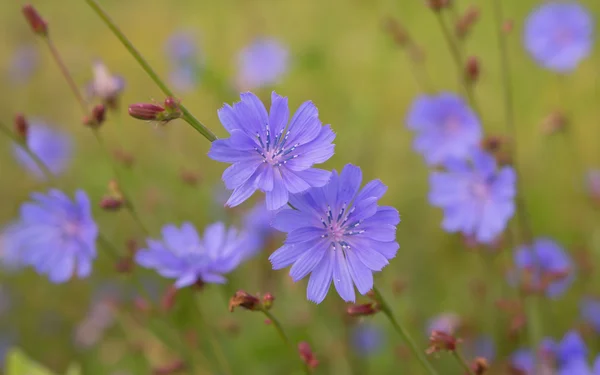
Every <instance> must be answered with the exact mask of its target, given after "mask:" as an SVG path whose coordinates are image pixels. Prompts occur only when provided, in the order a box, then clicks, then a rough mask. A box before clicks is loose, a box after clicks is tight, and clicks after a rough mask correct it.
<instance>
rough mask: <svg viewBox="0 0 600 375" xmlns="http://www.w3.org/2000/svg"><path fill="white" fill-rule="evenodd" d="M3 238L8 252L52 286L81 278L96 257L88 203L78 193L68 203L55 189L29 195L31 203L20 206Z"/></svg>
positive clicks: (94, 234)
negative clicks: (5, 239)
mask: <svg viewBox="0 0 600 375" xmlns="http://www.w3.org/2000/svg"><path fill="white" fill-rule="evenodd" d="M4 235H5V236H7V237H8V238H9V240H8V241H7V244H8V245H9V246H8V247H9V248H8V249H5V250H6V251H8V252H11V253H18V254H19V258H20V262H21V263H22V264H24V265H29V266H32V267H34V268H35V269H36V271H37V272H38V273H40V274H45V275H47V276H48V278H49V279H50V281H52V282H53V283H63V282H66V281H68V280H69V279H71V277H72V276H73V275H76V276H77V277H79V278H84V277H87V276H89V275H90V273H91V271H92V261H93V260H94V258H96V238H97V236H98V227H97V225H96V223H95V222H94V219H93V218H92V214H91V207H90V200H89V198H88V196H87V194H86V193H85V192H83V191H81V190H79V191H77V193H76V194H75V199H74V200H71V199H69V197H68V196H67V195H65V194H64V193H62V192H61V191H58V190H50V191H49V192H48V193H47V194H40V193H34V194H32V202H29V203H25V204H23V205H22V206H21V215H20V218H19V219H18V220H17V221H16V222H15V223H13V224H12V225H9V226H8V228H7V229H6V231H5V233H4Z"/></svg>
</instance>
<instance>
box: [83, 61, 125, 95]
mask: <svg viewBox="0 0 600 375" xmlns="http://www.w3.org/2000/svg"><path fill="white" fill-rule="evenodd" d="M92 70H93V73H94V78H93V80H92V82H91V83H90V84H89V85H88V90H87V91H88V95H89V96H90V97H95V98H99V99H100V100H102V101H103V102H106V103H114V102H115V100H116V99H117V97H118V96H119V94H120V93H121V91H123V89H124V88H125V80H124V79H123V77H121V76H118V75H112V74H111V73H110V71H109V70H108V68H107V67H106V65H104V63H103V62H102V61H101V60H96V61H94V63H93V64H92Z"/></svg>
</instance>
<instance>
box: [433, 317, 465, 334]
mask: <svg viewBox="0 0 600 375" xmlns="http://www.w3.org/2000/svg"><path fill="white" fill-rule="evenodd" d="M459 325H460V317H459V316H458V315H457V314H455V313H441V314H438V315H436V316H434V317H433V318H431V319H430V320H429V322H428V323H427V335H428V336H429V335H431V333H432V332H433V331H440V332H444V333H447V334H449V335H452V334H454V332H455V331H456V329H457V328H458V326H459Z"/></svg>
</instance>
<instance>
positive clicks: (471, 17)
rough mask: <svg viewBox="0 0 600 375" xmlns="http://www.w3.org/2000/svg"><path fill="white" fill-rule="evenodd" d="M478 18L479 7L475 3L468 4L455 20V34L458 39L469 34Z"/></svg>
mask: <svg viewBox="0 0 600 375" xmlns="http://www.w3.org/2000/svg"><path fill="white" fill-rule="evenodd" d="M478 19H479V8H478V7H476V6H475V5H471V6H469V8H467V10H466V11H465V13H464V14H463V15H462V16H461V17H460V19H459V20H458V21H457V22H456V36H457V37H459V38H460V39H464V38H465V37H466V36H467V35H468V34H469V32H470V31H471V29H472V28H473V26H474V25H475V23H476V22H477V20H478Z"/></svg>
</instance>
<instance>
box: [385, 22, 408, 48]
mask: <svg viewBox="0 0 600 375" xmlns="http://www.w3.org/2000/svg"><path fill="white" fill-rule="evenodd" d="M383 27H384V30H385V31H386V32H387V33H388V34H389V35H390V36H391V37H392V39H393V40H394V43H396V45H398V46H399V47H405V46H406V45H407V44H408V43H409V42H410V38H409V36H408V32H407V31H406V29H405V28H404V27H403V26H402V25H401V24H400V23H399V22H398V21H397V20H395V19H393V18H391V17H390V18H387V19H386V20H385V21H384V24H383Z"/></svg>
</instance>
